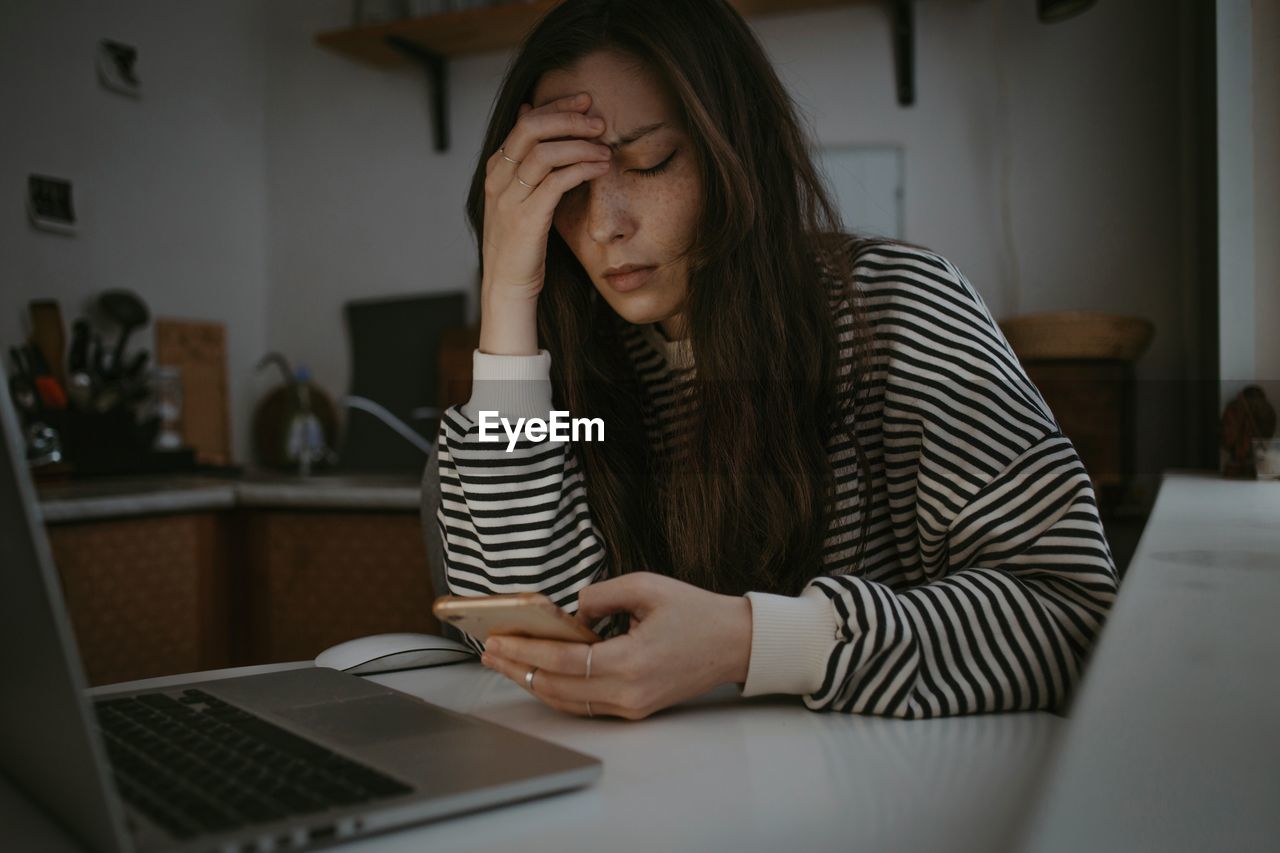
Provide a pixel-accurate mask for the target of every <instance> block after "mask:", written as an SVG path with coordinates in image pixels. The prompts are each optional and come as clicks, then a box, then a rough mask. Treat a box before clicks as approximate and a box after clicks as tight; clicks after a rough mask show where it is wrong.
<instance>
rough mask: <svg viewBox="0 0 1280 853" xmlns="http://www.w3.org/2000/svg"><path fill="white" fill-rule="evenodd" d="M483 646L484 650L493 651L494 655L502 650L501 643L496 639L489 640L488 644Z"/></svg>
mask: <svg viewBox="0 0 1280 853" xmlns="http://www.w3.org/2000/svg"><path fill="white" fill-rule="evenodd" d="M484 648H485V651H488V652H493V653H494V654H495V655H496V654H498V653H499V652H501V651H502V643H500V642H498V641H497V640H490V641H489V644H488V645H486V646H485V647H484Z"/></svg>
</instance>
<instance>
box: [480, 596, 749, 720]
mask: <svg viewBox="0 0 1280 853" xmlns="http://www.w3.org/2000/svg"><path fill="white" fill-rule="evenodd" d="M619 612H626V613H630V614H631V626H630V631H629V632H628V633H626V634H623V635H622V636H619V637H614V638H612V639H609V640H603V641H601V642H599V643H595V644H594V646H589V645H588V644H587V643H572V642H562V641H559V640H540V639H533V638H530V637H514V636H502V637H498V636H492V637H490V638H489V640H488V642H487V643H486V644H485V653H484V656H483V657H482V658H481V661H482V662H483V663H484V664H485V666H488V667H491V668H492V669H495V670H497V671H498V672H500V673H502V674H503V675H505V676H507V677H508V678H510V679H511V680H512V681H514V682H516V683H517V684H519V685H520V686H521V687H525V686H526V684H525V677H526V675H527V674H528V672H529V671H530V670H531V669H532V668H534V667H537V673H536V674H535V675H534V679H533V687H532V690H531V691H530V692H532V693H533V695H534V696H537V697H538V698H539V699H541V700H542V701H543V702H545V703H546V704H548V705H550V706H551V707H553V708H556V709H557V710H560V711H565V712H567V713H570V714H577V715H580V716H587V715H588V714H590V715H592V716H599V715H601V714H608V715H612V716H617V717H624V718H626V719H628V720H641V719H644V718H645V717H647V716H649V715H650V714H653V713H655V712H657V711H660V710H662V709H663V708H668V707H670V706H672V705H675V704H678V703H680V702H683V701H684V700H686V699H691V698H693V697H694V696H698V695H700V694H702V693H705V692H706V691H708V690H710V689H712V688H714V687H717V686H719V685H721V684H726V683H729V684H733V683H742V682H745V681H746V679H747V664H748V662H749V661H750V659H751V602H750V600H749V599H747V598H746V597H745V596H734V595H719V594H717V593H713V592H707V591H706V590H704V589H700V588H699V587H696V586H693V585H691V584H687V583H683V582H682V581H678V580H675V579H674V578H669V577H665V576H663V575H658V574H653V573H651V572H636V573H634V574H628V575H623V576H621V577H617V578H611V579H609V580H606V581H601V582H599V583H595V584H592V585H590V586H588V587H585V588H583V590H582V591H581V592H580V593H579V594H578V621H579V622H581V623H582V624H584V625H588V626H590V625H591V624H593V623H595V622H597V621H599V620H600V619H601V618H602V617H604V616H607V615H609V614H611V613H619ZM588 648H590V649H591V677H590V678H587V677H586V676H587V651H588ZM588 702H589V703H590V707H588V705H587V703H588Z"/></svg>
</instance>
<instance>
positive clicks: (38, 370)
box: [22, 344, 53, 382]
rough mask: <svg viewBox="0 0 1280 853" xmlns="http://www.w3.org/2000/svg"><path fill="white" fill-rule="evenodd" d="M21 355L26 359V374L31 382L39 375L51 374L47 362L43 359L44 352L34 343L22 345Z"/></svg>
mask: <svg viewBox="0 0 1280 853" xmlns="http://www.w3.org/2000/svg"><path fill="white" fill-rule="evenodd" d="M22 355H23V357H24V358H25V359H26V364H27V375H28V376H30V377H31V380H32V381H33V382H34V381H35V380H36V379H38V378H39V377H41V376H52V375H53V374H52V371H50V370H49V362H47V361H45V360H44V354H43V353H42V352H40V350H39V349H37V348H36V346H35V345H34V344H27V345H26V346H24V347H23V348H22Z"/></svg>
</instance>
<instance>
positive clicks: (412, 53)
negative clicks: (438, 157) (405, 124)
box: [386, 35, 449, 151]
mask: <svg viewBox="0 0 1280 853" xmlns="http://www.w3.org/2000/svg"><path fill="white" fill-rule="evenodd" d="M386 41H387V44H388V45H390V46H391V47H393V48H395V49H396V50H398V51H400V52H401V53H403V54H405V55H406V56H408V57H409V58H410V59H413V60H415V61H417V62H419V63H421V65H422V68H423V70H424V71H426V72H427V86H428V87H429V88H428V96H429V99H430V107H431V120H432V124H433V125H434V130H435V143H436V146H435V147H436V151H448V150H449V109H448V106H449V104H448V99H447V95H448V86H447V85H446V84H447V83H448V75H447V71H448V64H447V62H446V61H445V58H444V57H443V56H441V55H440V54H438V53H436V52H435V51H433V50H428V49H427V48H425V47H423V46H422V45H420V44H416V43H414V42H412V41H410V40H409V39H406V38H404V37H403V36H396V35H389V36H386Z"/></svg>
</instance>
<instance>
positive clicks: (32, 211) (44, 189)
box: [27, 175, 76, 234]
mask: <svg viewBox="0 0 1280 853" xmlns="http://www.w3.org/2000/svg"><path fill="white" fill-rule="evenodd" d="M27 213H28V214H29V215H30V216H31V224H32V225H34V226H35V227H37V228H42V229H44V230H45V231H53V232H55V233H58V234H74V233H76V209H75V205H74V204H73V203H72V199H71V181H69V180H67V179H66V178H51V177H49V176H48V175H28V176H27Z"/></svg>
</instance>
